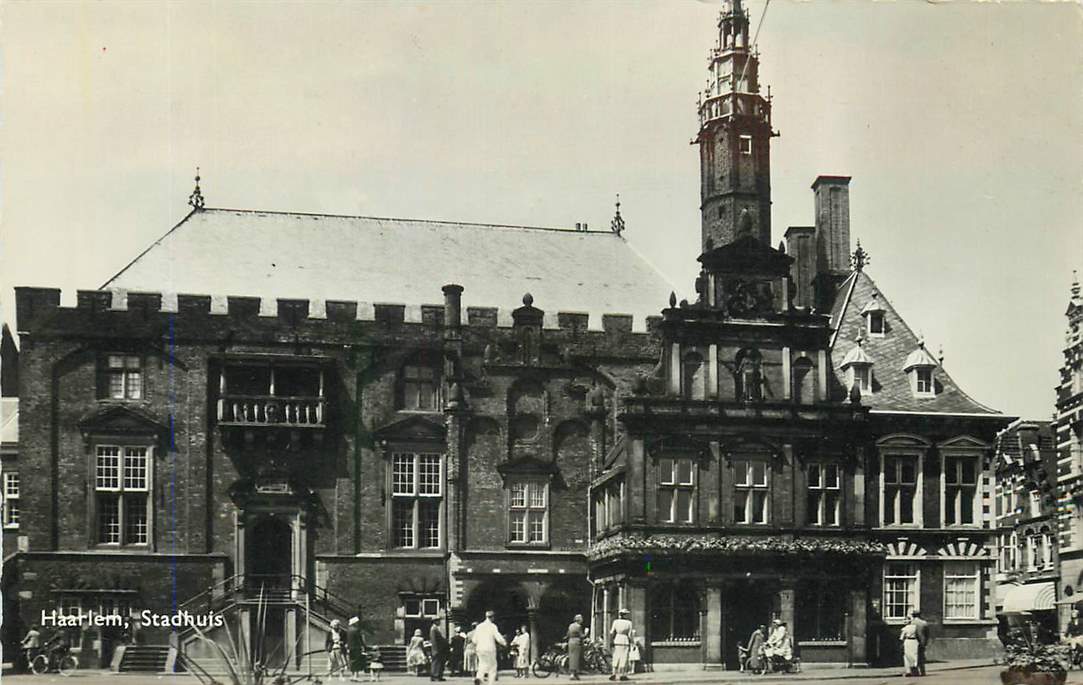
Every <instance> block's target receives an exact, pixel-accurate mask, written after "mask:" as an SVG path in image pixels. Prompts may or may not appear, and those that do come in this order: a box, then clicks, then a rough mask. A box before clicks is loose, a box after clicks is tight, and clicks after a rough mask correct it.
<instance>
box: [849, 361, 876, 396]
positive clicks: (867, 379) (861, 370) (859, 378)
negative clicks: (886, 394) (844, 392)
mask: <svg viewBox="0 0 1083 685" xmlns="http://www.w3.org/2000/svg"><path fill="white" fill-rule="evenodd" d="M850 370H851V372H852V373H853V380H852V381H851V383H850V386H851V387H853V386H854V385H856V386H857V389H858V390H860V391H861V392H863V393H869V392H872V367H870V366H865V365H864V364H861V365H860V366H851V367H850Z"/></svg>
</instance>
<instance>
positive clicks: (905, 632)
mask: <svg viewBox="0 0 1083 685" xmlns="http://www.w3.org/2000/svg"><path fill="white" fill-rule="evenodd" d="M899 640H900V641H901V642H902V644H903V667H904V668H905V669H906V672H905V673H903V675H904V676H906V677H907V678H910V677H913V676H915V675H917V674H918V627H917V626H916V625H914V622H913V620H911V621H910V622H909V623H907V624H906V625H905V626H903V629H902V632H901V633H899Z"/></svg>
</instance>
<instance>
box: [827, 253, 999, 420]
mask: <svg viewBox="0 0 1083 685" xmlns="http://www.w3.org/2000/svg"><path fill="white" fill-rule="evenodd" d="M854 273H855V274H861V275H863V276H865V278H867V279H869V284H870V285H871V286H872V287H873V288H874V289H875V292H876V293H878V295H879V299H880V300H881V301H883V303H884V305H885V306H886V307H888V308H889V309H890V310H891V312H892V313H894V314H895V318H896V319H897V320H898V321H899V323H901V324H902V327H903V329H905V330H906V332H907V333H908V334H909V335H910V337H911V338H913V339H914V340H916V341H918V342H919V343H920V341H921V340H922V339H923V337H922V336H919V335H917V334H916V333H914V329H912V328H910V324H908V323H907V322H906V318H905V317H903V315H902V314H900V313H899V310H898V309H896V308H895V305H894V304H892V302H891V298H889V297H888V296H887V295H885V294H884V291H883V290H882V289H881V288H880V286H878V285H877V284H876V281H875V280H873V278H872V276H870V275H868V274H867V273H865V271H864V270H862V271H855V272H854ZM854 284H855V285H856V284H857V279H856V278H855V279H854ZM850 292H851V293H852V292H853V290H851V291H850ZM839 322H840V323H841V322H842V319H841V318H840V319H839ZM836 332H837V331H836ZM939 368H940V372H941V373H943V374H945V375H946V376H947V377H948V378H949V379H950V380H951V384H952V385H953V386H955V390H956V391H957V392H958V393H959V394H960V395H962V396H963V397H965V398H966V399H968V400H970V401H971V402H973V403H974V404H976V405H978V406H979V407H981V408H982V409H984V410H986V411H989V412H992V413H994V414H1003V413H1004V412H1002V411H1000V410H999V409H994V408H992V407H990V406H988V405H986V404H983V403H981V402H979V401H977V400H976V399H974V398H973V397H971V396H970V395H969V394H968V393H967V392H966V391H965V390H963V387H962V386H961V385H959V384H958V383H957V382H955V379H954V378H952V375H951V374H950V373H949V372H948V370H947V369H945V368H944V365H943V364H940V365H939Z"/></svg>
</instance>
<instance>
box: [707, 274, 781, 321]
mask: <svg viewBox="0 0 1083 685" xmlns="http://www.w3.org/2000/svg"><path fill="white" fill-rule="evenodd" d="M720 290H721V292H720V293H719V297H718V302H720V303H721V305H722V309H723V310H724V311H725V313H726V314H727V315H729V316H736V317H748V316H758V315H763V314H773V313H775V311H776V309H775V296H774V292H773V289H772V288H771V283H770V281H765V280H749V279H743V278H731V279H728V280H726V281H723V282H722V285H721V288H720Z"/></svg>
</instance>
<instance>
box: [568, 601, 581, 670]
mask: <svg viewBox="0 0 1083 685" xmlns="http://www.w3.org/2000/svg"><path fill="white" fill-rule="evenodd" d="M567 637H568V670H569V671H571V672H572V680H579V669H580V665H581V664H582V661H583V615H582V614H576V615H575V618H574V619H572V624H571V625H570V626H568V635H567Z"/></svg>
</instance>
